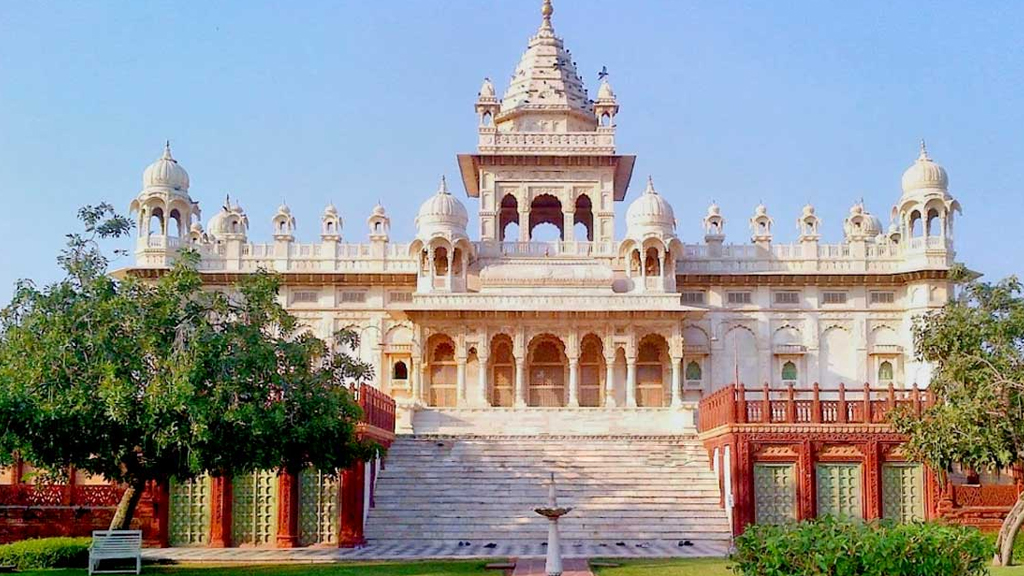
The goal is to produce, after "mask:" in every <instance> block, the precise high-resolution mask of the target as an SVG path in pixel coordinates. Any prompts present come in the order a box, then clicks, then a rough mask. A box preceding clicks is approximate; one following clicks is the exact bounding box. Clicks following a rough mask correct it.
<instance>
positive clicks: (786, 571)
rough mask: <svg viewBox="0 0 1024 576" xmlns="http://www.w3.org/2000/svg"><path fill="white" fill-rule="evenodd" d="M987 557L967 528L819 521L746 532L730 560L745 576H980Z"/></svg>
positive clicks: (988, 549) (984, 544) (983, 544)
mask: <svg viewBox="0 0 1024 576" xmlns="http://www.w3.org/2000/svg"><path fill="white" fill-rule="evenodd" d="M993 553H994V549H993V547H992V545H991V543H990V542H989V541H987V540H986V538H985V537H984V536H983V535H982V534H981V533H980V532H978V531H977V530H975V529H973V528H964V527H959V526H949V525H943V524H934V523H913V524H894V523H890V522H880V523H871V524H864V523H860V522H841V521H837V520H834V519H831V518H824V519H819V520H811V521H808V522H800V523H794V524H787V525H784V526H767V525H764V526H749V527H748V528H747V529H746V531H745V532H744V533H743V535H741V536H739V537H738V538H737V539H736V552H735V554H733V557H732V560H733V562H734V564H735V566H734V567H733V569H734V570H735V571H736V572H737V573H739V574H743V575H745V576H791V575H793V574H801V575H803V576H934V575H936V574H942V575H944V576H984V575H986V574H988V562H989V560H990V559H991V558H992V554H993Z"/></svg>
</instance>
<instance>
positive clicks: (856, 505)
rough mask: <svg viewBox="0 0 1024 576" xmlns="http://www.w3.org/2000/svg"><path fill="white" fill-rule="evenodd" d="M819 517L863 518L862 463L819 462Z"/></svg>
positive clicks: (817, 478)
mask: <svg viewBox="0 0 1024 576" xmlns="http://www.w3.org/2000/svg"><path fill="white" fill-rule="evenodd" d="M816 472H817V474H816V480H817V483H818V517H822V516H833V517H836V518H863V517H864V504H863V499H862V498H861V493H862V490H861V478H862V474H861V466H860V464H818V465H817V470H816Z"/></svg>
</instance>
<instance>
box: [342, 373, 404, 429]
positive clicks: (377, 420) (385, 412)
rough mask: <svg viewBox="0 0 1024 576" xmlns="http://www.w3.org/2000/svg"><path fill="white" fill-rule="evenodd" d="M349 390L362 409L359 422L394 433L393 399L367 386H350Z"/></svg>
mask: <svg viewBox="0 0 1024 576" xmlns="http://www.w3.org/2000/svg"><path fill="white" fill-rule="evenodd" d="M349 390H350V391H351V392H352V396H353V397H355V399H356V402H357V403H359V407H360V408H362V409H363V417H362V419H361V422H363V423H364V424H368V425H370V426H373V427H375V428H380V429H382V430H385V431H387V432H392V433H393V432H394V431H395V400H394V398H392V397H390V396H388V395H387V394H385V393H383V392H381V391H380V390H378V389H376V388H374V387H373V386H370V385H369V384H352V385H351V386H350V387H349Z"/></svg>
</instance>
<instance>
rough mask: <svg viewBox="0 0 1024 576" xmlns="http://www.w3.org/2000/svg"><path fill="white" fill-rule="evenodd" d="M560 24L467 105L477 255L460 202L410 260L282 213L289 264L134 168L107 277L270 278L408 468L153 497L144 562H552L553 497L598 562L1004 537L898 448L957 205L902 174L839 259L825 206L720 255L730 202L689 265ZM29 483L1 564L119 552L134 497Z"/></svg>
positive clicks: (1012, 479) (689, 255)
mask: <svg viewBox="0 0 1024 576" xmlns="http://www.w3.org/2000/svg"><path fill="white" fill-rule="evenodd" d="M553 11H554V10H553V7H552V6H551V2H550V1H545V2H544V4H543V8H542V20H541V24H540V27H539V28H538V30H537V31H536V33H535V34H534V35H533V36H532V37H531V38H530V40H529V43H528V46H527V49H526V51H525V53H524V54H523V56H522V58H521V59H520V61H519V63H518V65H517V66H516V68H515V71H514V73H513V76H512V79H511V81H510V82H509V85H508V88H507V90H506V91H505V93H504V95H503V97H502V98H500V99H499V98H498V96H497V93H496V91H495V87H494V85H493V83H492V82H491V81H490V80H484V82H483V83H482V85H481V89H480V92H479V94H478V96H477V101H476V103H475V105H474V111H475V114H476V117H477V127H476V130H477V134H478V138H479V140H478V148H477V151H476V152H475V153H472V154H462V155H459V156H458V158H457V160H458V173H459V175H460V177H461V181H462V185H463V188H464V189H465V192H466V195H467V198H469V199H470V200H469V201H472V202H474V203H476V205H477V209H478V216H479V218H478V220H479V229H478V230H477V231H476V233H475V234H474V236H475V238H471V237H470V232H469V231H468V230H467V226H468V225H469V218H468V212H467V210H466V207H465V206H464V205H463V203H462V201H460V200H459V199H457V198H456V197H455V195H454V194H452V193H451V192H450V191H449V188H448V183H447V181H446V180H444V179H442V181H441V184H440V185H439V187H438V190H437V192H436V193H435V194H433V195H428V197H427V198H426V200H425V202H424V203H423V204H422V207H421V208H420V210H419V213H418V215H417V217H416V220H415V222H414V230H413V235H412V238H411V240H409V241H394V240H393V239H392V236H391V233H392V232H391V219H390V217H389V216H388V214H387V211H386V210H385V208H384V207H383V206H377V207H375V208H374V209H373V211H372V213H371V214H370V215H369V216H368V217H367V219H366V236H367V238H366V239H365V241H358V240H356V241H354V240H351V239H346V238H345V237H344V235H346V234H348V232H346V231H345V228H344V225H343V224H344V221H343V218H342V215H341V214H340V212H339V210H338V208H337V207H335V206H333V205H329V206H327V207H326V208H325V209H324V212H323V214H322V215H321V216H320V219H319V220H320V221H319V222H318V223H317V228H318V238H316V239H314V241H311V242H298V241H296V232H297V221H296V217H295V215H294V214H292V211H291V209H290V208H289V207H288V206H287V205H282V206H281V207H280V208H279V209H278V210H277V213H276V214H275V216H274V218H273V220H272V221H271V222H269V223H268V226H267V229H268V232H270V233H271V234H272V240H271V241H269V242H254V241H251V240H250V238H249V219H248V217H247V216H246V214H245V211H244V209H243V208H242V207H241V205H240V204H239V203H238V201H237V200H236V201H234V202H232V201H231V200H229V201H227V202H225V203H224V204H223V205H222V207H221V209H220V210H219V211H218V212H216V213H215V214H214V215H213V216H212V218H210V220H208V222H207V224H206V225H205V227H204V225H203V224H202V223H201V222H200V213H201V211H200V203H199V201H197V200H195V199H193V198H192V197H191V196H190V194H189V186H190V179H189V176H188V173H187V172H186V171H185V169H184V167H183V166H182V165H181V164H179V163H178V161H177V160H176V159H175V158H174V157H173V156H172V154H171V150H170V148H169V147H167V148H166V149H165V150H164V152H163V155H162V156H161V157H160V158H158V159H157V160H156V161H155V162H154V163H153V164H152V165H150V166H149V167H148V168H146V170H145V172H144V173H143V188H142V190H141V191H140V192H139V194H138V195H137V196H136V198H135V199H134V200H133V201H132V203H131V210H132V213H133V214H134V216H135V217H136V218H137V225H138V232H139V236H138V238H137V240H136V245H135V263H134V264H133V265H132V266H130V267H128V268H126V269H124V270H121V271H119V272H118V273H119V274H125V275H128V274H131V275H135V276H138V277H141V278H156V277H158V276H159V275H160V274H162V273H163V272H164V271H166V270H167V269H168V268H169V267H170V266H171V265H172V264H173V262H174V261H175V259H176V257H177V256H178V254H179V250H180V249H181V248H182V247H183V246H188V247H190V248H192V249H193V250H195V251H196V252H198V254H199V255H200V258H201V260H200V264H199V270H200V272H201V273H202V275H203V278H204V280H205V282H206V283H207V284H208V285H209V286H210V287H211V288H215V289H223V288H225V287H227V286H230V285H231V284H232V283H233V282H235V281H236V280H237V279H239V278H241V277H243V276H244V275H246V274H251V273H253V272H255V271H257V270H260V269H269V270H273V271H276V272H277V273H279V274H280V275H281V277H282V278H283V280H284V288H283V290H282V291H281V295H280V296H281V299H282V302H283V303H284V304H285V305H286V306H287V307H288V309H289V311H290V312H291V313H293V314H294V315H295V316H296V317H298V318H299V319H300V320H301V321H302V322H303V323H304V324H305V325H307V326H308V327H309V329H310V330H311V331H313V332H314V333H316V334H317V335H319V336H320V337H322V338H324V339H326V340H329V339H330V338H331V337H332V335H333V334H335V333H336V332H337V331H338V330H340V329H343V328H348V329H351V330H354V331H356V332H357V333H358V334H359V336H360V344H359V345H358V346H357V347H356V348H355V349H352V350H348V352H350V353H351V354H353V355H354V356H357V357H359V358H360V359H362V360H363V361H365V362H367V363H369V364H371V365H372V366H373V367H374V373H375V375H376V376H375V379H374V381H373V382H372V383H369V384H367V385H362V386H359V387H357V388H355V389H354V391H355V393H356V394H357V396H358V399H359V402H360V404H361V406H362V407H363V409H364V415H363V423H362V426H361V434H363V435H364V437H367V438H371V439H374V440H376V441H378V442H380V443H382V444H384V445H386V446H389V447H390V449H389V451H388V455H387V457H386V460H385V461H383V462H367V463H361V464H358V465H356V466H354V467H353V468H351V469H349V470H345V471H342V473H341V474H340V475H339V477H340V478H339V477H335V476H334V475H330V474H323V473H321V472H319V471H316V470H308V471H306V472H303V473H302V474H300V475H299V476H297V477H296V476H290V475H279V474H277V473H276V472H275V471H272V470H268V471H262V472H258V473H254V474H249V475H245V476H243V477H234V478H224V477H221V478H199V479H197V480H194V481H190V482H170V483H169V484H167V485H151V486H149V488H148V490H147V493H146V496H145V498H144V501H143V503H142V505H141V506H140V509H139V512H138V513H137V522H138V524H139V526H140V527H141V528H142V529H143V531H144V533H145V536H146V541H147V543H148V544H149V545H152V546H170V547H188V546H213V547H227V546H253V547H296V546H333V547H339V546H340V547H350V546H359V545H363V544H369V546H370V547H371V548H372V547H374V546H386V545H396V546H404V545H409V546H412V545H420V546H422V547H423V548H422V549H436V550H442V549H448V548H449V547H455V546H460V547H462V548H465V547H466V546H469V547H470V548H469V550H470V551H471V552H473V553H479V554H487V553H488V550H492V549H495V548H497V549H498V550H504V549H503V548H501V546H503V545H507V544H516V543H518V544H521V545H523V546H534V545H539V543H540V542H542V541H544V539H545V534H546V526H545V520H544V519H542V518H540V517H538V516H537V515H536V514H534V513H533V512H532V510H533V508H534V507H536V506H537V505H539V504H541V503H543V502H544V501H545V500H546V492H545V479H546V478H547V477H548V475H549V474H550V473H551V472H554V473H555V475H556V477H557V481H558V486H559V490H560V493H559V501H560V502H562V503H563V504H565V505H567V506H571V507H573V509H574V511H573V513H572V514H571V515H569V516H567V517H565V518H564V519H562V520H561V521H560V522H562V524H561V526H562V536H563V541H564V542H565V544H566V546H581V547H588V548H586V549H587V550H588V551H597V552H595V554H594V555H598V553H599V554H600V555H614V554H616V546H618V543H619V542H622V546H630V547H633V548H631V549H635V548H636V547H637V546H662V548H661V550H664V551H665V553H666V554H667V553H672V551H673V550H674V551H676V552H679V551H680V550H681V548H680V547H679V545H678V544H677V543H681V542H684V541H689V542H691V543H692V544H694V547H695V549H696V550H698V551H699V552H700V553H705V554H720V553H724V551H725V550H726V548H727V546H728V544H729V542H730V539H731V538H732V536H733V535H735V534H737V533H740V532H741V531H742V530H743V529H744V528H745V527H746V526H747V525H749V524H750V523H753V522H759V523H775V522H784V521H787V520H793V519H804V518H811V517H815V516H821V515H826V514H832V515H845V516H854V517H861V518H866V519H873V518H883V517H884V518H891V519H894V520H898V521H910V520H917V519H925V518H937V517H945V518H948V519H951V520H953V521H955V522H960V523H965V524H971V525H977V526H982V527H995V526H997V525H998V523H999V519H1000V517H1001V515H1003V514H1005V512H1006V510H1007V509H1008V508H1009V507H1010V506H1011V505H1012V504H1013V502H1014V501H1015V500H1016V497H1017V494H1018V492H1019V491H1020V490H1021V483H1020V480H1021V478H1020V476H1019V475H1016V474H1015V475H1013V476H1010V475H1001V476H993V477H987V476H983V477H977V476H974V475H956V474H954V475H952V478H951V479H952V482H951V483H948V484H946V485H945V486H944V487H940V486H939V485H938V483H937V482H936V480H935V478H934V476H933V475H932V474H930V473H928V472H927V471H926V470H925V469H924V468H923V467H922V466H920V465H919V464H916V463H914V462H908V461H907V460H906V458H905V457H904V454H903V451H902V449H901V446H902V443H903V442H904V440H905V438H903V437H901V436H900V435H898V434H896V433H895V432H894V431H893V429H892V428H891V426H890V425H889V424H888V423H887V415H888V414H889V413H891V412H892V411H893V410H895V409H897V408H898V407H902V408H905V409H908V410H913V411H920V410H922V409H923V408H924V407H926V406H927V405H928V404H929V403H930V402H931V397H930V395H929V393H928V383H929V375H930V371H929V370H930V369H929V366H927V365H926V364H923V363H921V362H919V361H917V360H916V359H915V356H914V354H913V349H912V348H913V340H912V336H911V326H912V322H913V318H915V317H916V316H918V315H921V314H924V313H926V312H928V311H930V310H935V309H938V308H941V307H942V306H943V305H944V304H945V303H946V301H947V299H948V295H949V293H950V290H951V287H950V284H949V281H948V273H949V270H950V267H951V265H952V264H953V261H954V257H955V251H954V242H953V230H954V226H953V224H954V217H955V214H957V213H958V212H959V210H960V206H959V203H958V202H957V201H956V200H955V199H954V198H953V196H952V195H951V194H950V192H949V180H948V176H947V173H946V171H945V169H944V168H943V167H942V166H940V165H939V164H938V163H936V162H935V161H934V160H933V159H932V158H931V157H930V156H929V154H928V151H927V150H926V149H925V147H924V145H923V143H922V145H921V149H920V152H919V154H918V156H917V158H916V160H914V161H913V162H912V164H911V165H910V167H909V168H908V169H907V170H906V171H905V172H904V174H903V176H902V179H901V180H900V183H899V186H900V190H896V186H897V183H896V182H897V178H896V177H895V176H896V175H894V178H893V188H894V193H893V200H894V204H893V206H892V209H891V211H890V214H891V222H890V224H889V226H888V227H884V226H883V224H882V222H881V220H880V218H878V217H877V216H875V215H873V214H872V213H871V212H870V211H869V210H868V209H867V207H865V206H864V205H863V204H862V203H860V202H855V203H853V205H852V207H851V208H850V211H849V215H848V217H847V218H846V219H845V221H844V222H842V232H843V241H842V242H840V243H836V244H827V243H824V242H822V241H821V235H820V232H821V226H822V222H821V221H820V219H819V218H818V216H817V214H816V212H815V209H814V207H813V206H811V205H808V206H806V207H804V209H803V210H802V211H801V213H800V214H799V215H793V218H792V219H791V223H792V224H795V226H794V227H795V228H796V231H797V232H798V235H797V236H796V238H795V241H790V242H783V241H780V238H778V236H777V235H776V229H775V219H774V217H773V216H771V215H769V211H768V208H767V207H766V206H763V205H759V206H757V207H756V208H755V209H754V210H753V214H752V215H751V216H750V218H749V222H748V223H749V232H750V235H749V237H748V238H749V241H748V240H747V239H746V238H743V239H742V241H741V242H739V243H727V242H726V218H725V216H724V215H723V214H722V210H721V209H720V208H719V207H718V206H717V205H715V204H712V205H711V206H709V207H708V209H707V212H706V214H705V215H704V217H703V220H702V223H703V229H702V230H701V231H700V232H702V233H703V242H697V243H686V242H684V241H683V240H681V239H680V237H679V236H678V235H677V222H676V217H675V212H674V209H673V207H672V205H671V204H670V203H669V201H668V200H667V199H666V197H665V196H662V195H661V194H659V193H658V191H657V190H656V189H655V186H654V180H653V178H648V179H647V182H646V186H644V188H643V190H642V191H641V192H639V193H636V194H634V195H633V197H631V198H630V197H629V189H630V182H631V180H632V172H633V166H634V161H635V156H632V155H628V154H620V153H618V152H617V151H616V148H615V134H616V131H617V128H618V125H617V123H616V118H617V115H618V113H619V110H620V107H619V101H618V97H617V95H616V94H615V92H614V91H613V90H612V87H611V84H610V82H609V80H608V78H607V77H605V76H602V78H601V79H600V82H601V83H600V87H599V89H598V92H597V98H596V99H591V98H590V96H589V94H588V92H587V90H586V88H585V87H584V82H583V80H582V79H581V78H580V76H579V74H578V72H577V69H576V63H575V62H574V61H573V58H572V55H571V53H570V52H569V51H568V50H567V49H566V47H565V45H564V43H563V41H562V39H561V38H559V37H558V36H556V35H555V31H554V26H553V23H552V15H553ZM636 92H639V90H636ZM682 195H683V193H682V192H679V193H678V194H677V196H678V197H681V196H682ZM207 200H210V201H212V200H213V199H207ZM627 200H628V201H629V202H630V204H629V207H628V208H627V209H626V210H625V214H624V217H625V223H626V226H625V230H626V232H625V236H624V237H621V238H620V237H618V235H617V232H616V230H617V229H616V219H617V218H619V217H620V213H621V212H622V211H621V210H620V209H619V206H618V203H620V202H625V201H627ZM822 200H823V201H829V202H834V201H841V200H840V199H836V198H823V199H822ZM391 201H393V202H400V201H407V199H406V198H392V199H391ZM688 204H691V205H692V202H691V203H688ZM752 204H753V202H752ZM699 216H700V215H696V214H687V216H686V218H685V219H684V221H685V220H694V221H696V220H697V219H699ZM742 220H746V218H743V219H742ZM737 228H739V227H737ZM544 230H547V232H548V233H549V234H552V235H556V236H557V239H556V240H541V239H540V236H541V235H542V233H543V231H544ZM354 234H359V235H360V236H362V233H353V235H354ZM27 472H29V468H28V467H27V465H21V466H18V467H16V468H15V469H14V470H13V471H11V472H9V473H8V474H7V475H6V477H5V479H6V481H7V483H6V484H5V485H3V486H0V506H2V508H0V509H2V511H3V514H4V519H3V521H2V522H0V539H2V540H14V539H19V538H24V537H31V536H43V535H55V534H87V533H88V532H89V530H91V529H94V528H105V527H106V525H107V523H108V521H109V518H110V516H111V514H112V511H113V507H114V505H115V504H116V502H117V500H118V497H119V494H120V489H119V488H118V487H117V486H111V485H108V484H105V483H103V482H102V481H97V480H95V479H87V478H83V477H80V476H76V475H74V474H73V475H72V477H73V478H75V480H74V481H73V482H72V483H71V484H70V485H67V486H44V485H32V484H28V483H26V482H25V481H24V479H25V478H26V477H28V476H30V475H28V474H26V473H27ZM488 544H494V545H495V547H492V548H488Z"/></svg>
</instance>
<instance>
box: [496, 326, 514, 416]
mask: <svg viewBox="0 0 1024 576" xmlns="http://www.w3.org/2000/svg"><path fill="white" fill-rule="evenodd" d="M491 357H492V358H493V359H494V360H493V362H492V364H491V366H492V368H491V405H492V406H500V407H505V408H507V407H509V406H512V404H513V403H514V401H515V385H516V381H515V369H516V367H515V359H514V358H513V357H512V343H511V342H509V341H499V342H498V343H497V344H496V345H495V346H494V352H493V353H492V355H491Z"/></svg>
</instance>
